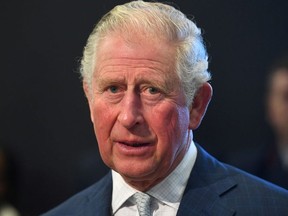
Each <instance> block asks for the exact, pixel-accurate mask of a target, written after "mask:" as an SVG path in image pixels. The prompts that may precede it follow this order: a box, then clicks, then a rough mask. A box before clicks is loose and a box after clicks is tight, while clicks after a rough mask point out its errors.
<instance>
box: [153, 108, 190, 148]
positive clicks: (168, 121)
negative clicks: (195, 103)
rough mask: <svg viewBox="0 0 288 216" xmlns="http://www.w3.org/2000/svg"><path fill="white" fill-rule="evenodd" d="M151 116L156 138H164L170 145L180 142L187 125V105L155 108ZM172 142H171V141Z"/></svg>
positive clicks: (184, 135)
mask: <svg viewBox="0 0 288 216" xmlns="http://www.w3.org/2000/svg"><path fill="white" fill-rule="evenodd" d="M154 113H155V114H154V116H155V117H157V118H155V117H154V118H153V121H154V122H155V125H156V127H157V129H158V130H157V131H155V132H156V133H158V134H157V136H158V138H162V139H166V140H167V141H166V142H170V145H171V144H172V145H173V144H174V143H178V142H182V141H183V139H184V138H185V137H186V133H187V130H188V127H189V110H188V108H187V107H178V106H167V107H163V108H162V109H157V110H155V112H154ZM171 142H173V143H171Z"/></svg>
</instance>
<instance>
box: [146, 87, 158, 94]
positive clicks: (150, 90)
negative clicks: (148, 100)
mask: <svg viewBox="0 0 288 216" xmlns="http://www.w3.org/2000/svg"><path fill="white" fill-rule="evenodd" d="M147 90H148V92H149V93H150V94H158V93H159V90H158V89H157V88H155V87H149V88H147Z"/></svg>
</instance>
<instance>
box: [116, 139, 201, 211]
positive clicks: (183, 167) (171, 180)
mask: <svg viewBox="0 0 288 216" xmlns="http://www.w3.org/2000/svg"><path fill="white" fill-rule="evenodd" d="M196 156H197V149H196V146H195V144H194V142H193V140H191V143H190V146H189V149H188V151H187V152H186V154H185V156H184V158H183V160H182V161H181V162H180V164H179V165H178V166H177V167H176V168H175V169H174V170H173V171H172V172H171V173H170V174H169V175H168V176H167V177H166V178H165V179H164V180H163V181H161V182H160V183H159V184H157V185H155V186H154V187H153V188H151V189H150V190H148V191H147V193H148V194H149V195H151V196H153V197H155V198H156V199H157V200H158V201H161V202H163V203H165V204H167V205H169V206H171V207H173V208H178V207H179V204H180V201H181V198H182V196H183V193H184V190H185V188H186V184H187V182H188V178H189V176H190V173H191V170H192V168H193V166H194V164H195V160H196ZM112 179H113V191H112V212H113V214H114V213H115V212H116V211H117V210H118V209H119V208H120V207H121V206H122V205H123V203H125V202H126V200H127V199H129V198H130V197H131V196H133V195H134V193H136V192H137V190H136V189H134V188H132V187H131V186H130V185H128V184H127V183H126V182H125V181H124V179H123V178H122V176H121V175H120V174H119V173H117V172H115V171H114V170H112ZM119 194H121V196H119Z"/></svg>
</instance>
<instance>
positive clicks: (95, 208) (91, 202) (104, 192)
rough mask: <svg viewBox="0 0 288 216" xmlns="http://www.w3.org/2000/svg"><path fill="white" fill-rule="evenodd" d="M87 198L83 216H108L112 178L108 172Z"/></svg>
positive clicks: (109, 213) (109, 212)
mask: <svg viewBox="0 0 288 216" xmlns="http://www.w3.org/2000/svg"><path fill="white" fill-rule="evenodd" d="M99 183H100V184H97V186H96V187H95V188H94V189H93V190H94V192H93V193H91V195H90V196H89V197H87V202H86V206H85V208H84V212H83V216H95V215H101V216H110V215H111V200H112V176H111V172H109V173H108V174H107V175H106V176H105V177H104V178H103V179H102V180H101V182H99Z"/></svg>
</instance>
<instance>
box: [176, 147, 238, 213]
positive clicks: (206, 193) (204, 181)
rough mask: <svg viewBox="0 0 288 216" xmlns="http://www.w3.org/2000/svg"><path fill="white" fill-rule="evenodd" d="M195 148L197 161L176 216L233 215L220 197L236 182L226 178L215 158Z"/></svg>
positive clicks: (231, 188)
mask: <svg viewBox="0 0 288 216" xmlns="http://www.w3.org/2000/svg"><path fill="white" fill-rule="evenodd" d="M196 146H197V150H198V153H197V159H196V162H195V165H194V167H193V170H192V172H191V175H190V177H189V180H188V183H187V186H186V189H185V192H184V195H183V198H182V200H181V204H180V206H179V210H178V213H177V215H178V216H184V215H185V216H189V215H193V216H195V215H207V216H208V215H221V216H226V215H227V216H231V215H234V214H235V211H234V210H233V209H230V208H228V207H226V206H225V204H224V203H223V202H222V200H221V198H220V197H221V196H222V195H224V194H225V193H227V192H228V191H229V190H233V188H234V187H235V186H236V182H235V181H234V179H233V178H232V177H227V176H228V175H227V172H226V170H225V167H224V166H223V165H222V164H221V163H219V162H218V161H217V160H216V159H215V158H213V157H212V156H210V155H209V154H208V153H207V152H205V151H204V150H203V149H202V148H201V147H200V146H198V145H196Z"/></svg>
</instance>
